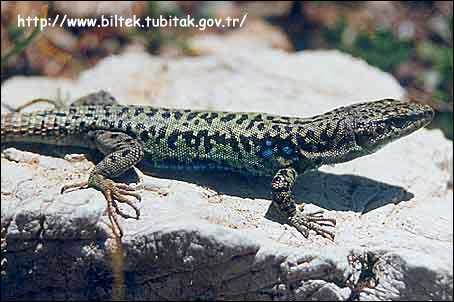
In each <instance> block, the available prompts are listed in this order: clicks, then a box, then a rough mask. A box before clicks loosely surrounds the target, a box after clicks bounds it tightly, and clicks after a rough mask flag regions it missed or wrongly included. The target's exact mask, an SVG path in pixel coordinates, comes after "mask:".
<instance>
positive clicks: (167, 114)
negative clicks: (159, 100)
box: [161, 111, 171, 119]
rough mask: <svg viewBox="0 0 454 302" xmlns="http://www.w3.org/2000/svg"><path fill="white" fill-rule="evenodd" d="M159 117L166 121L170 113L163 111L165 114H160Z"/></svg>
mask: <svg viewBox="0 0 454 302" xmlns="http://www.w3.org/2000/svg"><path fill="white" fill-rule="evenodd" d="M161 116H162V118H164V119H168V118H170V116H171V114H170V112H168V111H165V112H163V113H162V114H161Z"/></svg>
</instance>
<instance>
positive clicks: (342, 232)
mask: <svg viewBox="0 0 454 302" xmlns="http://www.w3.org/2000/svg"><path fill="white" fill-rule="evenodd" d="M204 43H206V41H204ZM59 89H60V90H61V95H62V96H63V97H66V96H69V97H70V98H71V99H73V98H75V97H78V96H81V95H84V94H87V93H89V92H93V91H96V90H99V89H105V90H107V91H109V92H111V93H112V94H113V95H115V96H117V98H118V99H119V100H120V102H122V103H125V104H132V103H142V104H152V105H156V106H168V107H187V108H199V109H219V110H236V111H262V112H271V113H277V114H284V115H295V116H309V115H313V114H317V113H321V112H323V111H326V110H329V109H332V108H334V107H338V106H341V105H347V104H351V103H354V102H359V101H365V100H374V99H380V98H385V97H393V98H402V96H403V93H404V91H403V89H402V88H401V87H400V86H399V85H398V84H397V83H396V81H395V80H394V79H393V78H392V77H391V76H389V75H388V74H386V73H383V72H381V71H379V70H377V69H375V68H373V67H371V66H368V65H367V64H366V63H364V62H362V61H360V60H357V59H354V58H352V57H350V56H348V55H345V54H342V53H339V52H335V51H316V52H309V51H307V52H302V53H296V54H287V53H284V52H281V51H278V50H272V49H267V48H261V49H259V48H253V47H244V48H242V47H229V46H227V45H225V47H215V49H214V51H213V53H212V54H211V55H210V56H205V57H198V58H188V59H180V60H164V59H161V58H157V57H152V56H149V55H146V54H141V53H130V54H124V55H121V56H117V57H111V58H108V59H105V60H104V61H103V62H101V63H100V64H99V65H97V66H96V67H95V68H93V69H91V70H88V71H86V72H84V73H83V74H82V75H81V76H80V78H79V79H77V80H75V81H69V80H61V79H49V78H40V77H29V78H24V77H17V78H13V79H11V80H9V81H7V82H6V83H4V84H3V85H2V89H1V99H2V106H3V104H7V105H10V106H17V105H19V104H21V103H23V102H25V101H26V100H28V99H32V98H38V97H43V98H45V97H47V98H56V97H57V94H58V91H59ZM39 106H41V107H42V106H43V105H36V106H35V108H37V107H39ZM5 108H6V107H2V112H3V111H4V110H5ZM32 151H33V150H32ZM39 151H42V150H34V152H33V153H31V152H28V151H19V150H17V149H11V148H10V149H6V150H5V151H4V153H3V155H2V159H1V172H2V176H1V226H2V239H3V238H6V241H5V242H3V245H4V246H3V248H2V281H1V284H2V290H1V297H2V300H11V299H16V300H25V299H31V300H38V299H64V300H74V299H83V300H85V299H109V298H111V297H112V290H111V288H112V283H113V274H112V267H111V266H112V263H114V264H115V265H121V263H120V264H118V261H113V262H112V261H111V258H110V255H111V254H110V251H111V248H112V246H113V241H112V239H110V238H109V234H110V231H109V227H108V224H107V222H108V220H107V219H106V215H105V201H104V199H103V196H102V194H101V193H100V192H97V191H95V190H93V189H87V190H81V191H75V192H71V193H66V194H63V195H60V194H59V190H60V188H61V186H62V184H63V183H66V182H68V181H73V180H79V179H84V178H85V177H86V176H87V174H88V172H89V170H90V169H91V168H92V167H93V164H92V163H91V162H90V161H87V160H85V159H84V157H82V158H81V157H80V156H74V155H73V156H68V155H66V156H63V155H62V156H60V157H55V156H48V155H39V154H38V153H40V152H39ZM451 163H452V143H451V142H449V141H448V140H446V139H445V138H444V137H443V136H442V134H441V132H440V131H439V130H425V129H424V130H421V131H418V132H417V133H414V134H413V135H411V136H409V137H407V138H404V139H402V140H400V141H397V142H395V143H393V144H391V145H388V146H386V147H385V148H383V149H382V150H381V151H379V152H377V153H375V154H373V155H371V156H368V157H363V158H360V159H357V160H354V161H352V162H349V163H345V164H342V165H337V166H335V167H323V168H322V169H321V170H320V171H318V172H312V173H309V174H307V175H305V176H303V177H301V179H300V181H299V184H298V185H297V187H298V188H297V192H296V197H297V199H299V200H302V199H304V200H305V201H307V202H308V203H309V204H310V205H308V206H307V208H308V209H309V210H311V209H312V210H313V209H318V207H321V208H323V209H325V210H326V211H327V213H326V215H327V216H331V217H336V218H337V221H338V225H337V227H336V239H335V241H334V242H331V241H329V240H326V239H324V238H321V237H320V236H315V235H313V236H311V237H310V238H309V239H305V238H303V237H302V236H301V235H300V234H299V233H298V232H297V231H296V230H295V229H293V228H292V227H289V226H288V225H286V224H285V223H283V222H282V221H281V220H280V219H279V218H277V217H276V216H275V215H273V213H272V211H270V210H269V205H270V192H269V182H270V179H268V178H255V177H244V176H235V175H208V176H207V175H196V174H188V175H186V174H179V173H172V172H169V173H166V174H154V175H153V176H145V175H143V174H142V173H141V172H140V171H138V172H137V173H138V174H139V176H140V177H141V178H142V179H143V182H144V191H143V192H142V193H143V200H142V202H141V204H140V208H141V211H142V216H141V219H140V220H139V221H135V220H122V221H121V224H122V226H123V228H124V230H125V233H126V236H125V238H124V246H123V248H124V252H125V257H124V269H125V275H124V282H123V284H124V293H125V298H126V299H128V300H144V299H159V300H162V299H165V300H167V299H169V300H173V299H191V300H195V299H197V300H198V299H254V300H272V299H273V300H288V299H295V300H345V299H348V298H351V299H355V298H358V296H359V297H360V298H361V300H377V299H378V300H391V299H392V300H394V299H396V300H406V299H411V300H429V299H430V300H452V299H453V273H452V271H453V254H452V246H453V214H452V212H453V211H452V210H453V202H452V185H451V186H449V185H448V183H449V182H450V177H451V173H452V171H450V170H451V169H452V168H449V167H451V165H452V164H451ZM451 182H452V181H451ZM367 252H368V253H369V254H368V256H367V257H366V256H365V255H366V254H367ZM361 259H362V260H361ZM120 262H121V261H120Z"/></svg>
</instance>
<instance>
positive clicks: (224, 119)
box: [220, 113, 236, 122]
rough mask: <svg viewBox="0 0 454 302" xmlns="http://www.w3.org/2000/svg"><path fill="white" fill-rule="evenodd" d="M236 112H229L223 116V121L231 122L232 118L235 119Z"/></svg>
mask: <svg viewBox="0 0 454 302" xmlns="http://www.w3.org/2000/svg"><path fill="white" fill-rule="evenodd" d="M235 117H236V114H234V113H229V114H227V115H226V116H223V117H221V119H220V120H221V122H230V121H231V120H233V119H235Z"/></svg>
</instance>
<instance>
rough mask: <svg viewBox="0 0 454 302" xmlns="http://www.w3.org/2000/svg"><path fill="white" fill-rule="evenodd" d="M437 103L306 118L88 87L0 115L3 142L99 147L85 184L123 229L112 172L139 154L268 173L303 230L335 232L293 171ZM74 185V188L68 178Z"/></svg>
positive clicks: (391, 135) (413, 122) (332, 157)
mask: <svg viewBox="0 0 454 302" xmlns="http://www.w3.org/2000/svg"><path fill="white" fill-rule="evenodd" d="M433 115H434V112H433V110H432V109H431V108H430V107H429V106H426V105H419V104H413V103H407V102H401V101H396V100H392V99H385V100H379V101H374V102H368V103H360V104H354V105H351V106H348V107H341V108H338V109H335V110H332V111H330V112H327V113H325V114H321V115H317V116H314V117H310V118H295V117H285V116H275V115H270V114H264V113H237V112H235V113H233V112H216V111H195V110H179V109H166V108H154V107H147V106H122V105H118V104H117V103H116V102H115V100H114V99H113V98H112V97H111V96H110V95H109V94H107V93H105V92H102V91H101V92H98V93H94V94H90V95H88V96H86V97H84V98H81V99H79V100H77V101H76V102H75V103H74V104H72V105H71V106H69V107H67V108H62V109H54V110H46V111H38V112H33V113H8V114H6V115H2V118H1V123H2V124H1V141H2V144H4V143H9V144H14V143H15V142H38V143H46V144H51V145H65V146H80V147H88V148H94V149H98V150H100V151H101V152H102V153H104V154H105V155H106V156H105V158H104V159H103V160H102V161H101V162H100V163H99V164H98V165H97V166H96V168H95V169H94V170H93V171H92V173H91V175H90V178H89V180H88V182H87V183H84V184H78V185H77V186H81V187H82V186H88V187H94V188H97V189H99V190H101V191H102V192H103V193H104V195H105V196H106V199H107V201H108V211H109V217H110V218H111V220H112V222H113V223H114V225H116V226H117V228H118V230H119V233H120V236H121V228H119V225H118V221H117V218H116V216H115V213H114V211H115V212H117V214H120V215H121V216H123V217H131V216H128V215H126V214H124V213H123V212H121V211H120V210H119V209H118V207H117V202H123V203H127V204H129V205H130V206H132V207H133V208H134V209H135V211H136V218H138V216H139V211H138V209H137V208H136V207H135V206H134V205H133V203H132V202H131V201H130V200H129V199H127V198H126V197H125V196H128V195H129V196H133V197H136V198H139V195H137V194H136V193H135V192H133V190H131V189H130V188H129V187H128V186H126V185H123V184H117V183H115V182H113V181H112V180H111V179H112V178H114V177H116V176H119V175H121V174H122V173H124V172H125V171H126V170H128V169H129V168H131V167H132V166H134V165H135V164H136V163H138V162H139V161H141V160H146V161H147V162H148V163H149V164H151V166H152V167H155V168H169V169H177V170H195V171H200V170H205V171H212V172H214V171H231V172H238V173H245V174H252V175H272V176H273V180H272V184H271V189H272V196H273V204H274V205H276V206H277V208H278V209H279V210H280V211H282V212H283V213H284V214H286V215H287V217H288V218H289V223H290V224H292V225H293V226H295V227H296V228H297V229H298V230H299V231H300V232H301V233H302V234H303V235H304V236H308V233H309V230H314V231H315V232H316V233H318V234H320V235H322V236H324V237H328V238H331V239H333V238H334V234H333V233H332V232H330V231H328V230H325V229H324V228H322V227H321V224H322V223H325V224H326V223H327V222H328V223H331V224H332V225H334V224H335V221H334V220H333V219H329V218H324V217H323V216H322V213H321V212H317V213H312V214H306V213H303V212H302V207H300V208H297V207H296V204H295V201H294V198H293V186H294V183H295V180H296V178H297V176H298V175H299V174H302V173H304V172H306V171H308V170H313V169H316V168H318V167H320V166H322V165H325V164H336V163H341V162H346V161H350V160H352V159H355V158H357V157H360V156H364V155H367V154H371V153H373V152H375V151H376V150H378V149H379V148H380V147H382V146H384V145H385V144H387V143H389V142H391V141H393V140H396V139H398V138H401V137H403V136H406V135H408V134H410V133H412V132H414V131H415V130H417V129H419V128H421V127H423V126H425V125H427V124H428V123H429V122H430V121H431V120H432V118H433ZM68 187H73V186H68Z"/></svg>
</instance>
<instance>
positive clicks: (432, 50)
mask: <svg viewBox="0 0 454 302" xmlns="http://www.w3.org/2000/svg"><path fill="white" fill-rule="evenodd" d="M446 22H447V26H448V27H449V30H450V32H449V33H447V34H446V36H447V37H448V41H445V43H435V42H432V41H430V40H425V41H420V40H416V39H414V38H400V37H398V36H397V35H396V34H395V33H393V32H392V31H390V30H387V29H377V30H376V31H374V32H372V33H369V32H359V33H356V32H354V31H353V30H352V29H351V28H350V27H349V25H348V22H347V20H346V18H345V17H341V18H339V19H338V21H337V22H336V24H335V25H334V26H333V27H331V28H328V29H326V30H325V31H324V33H323V37H324V40H325V41H326V42H327V44H328V46H329V47H333V48H339V49H341V50H343V51H345V52H348V53H350V54H352V55H354V56H356V57H359V58H362V59H364V60H365V61H367V62H368V63H369V64H371V65H374V66H377V67H379V68H381V69H382V70H384V71H387V72H391V73H393V74H395V75H397V72H398V69H399V67H400V66H401V64H411V65H413V66H415V67H416V66H424V67H425V68H424V70H428V71H425V72H422V73H421V74H419V75H418V76H417V77H416V78H415V79H413V80H412V81H411V83H410V85H409V86H410V87H415V88H421V87H426V85H428V84H427V82H428V81H430V78H431V79H432V81H435V83H434V88H433V89H434V91H433V92H432V98H433V99H434V101H436V102H445V103H448V104H450V106H451V109H452V100H453V49H452V34H453V16H452V15H451V16H450V17H449V18H447V19H446ZM449 34H450V35H449ZM406 84H408V83H406ZM446 107H448V106H446ZM435 125H437V126H439V127H441V128H442V129H443V130H444V132H445V134H446V135H447V136H448V137H449V138H451V139H452V137H453V114H452V110H451V111H449V110H448V111H447V112H440V113H439V114H437V117H436V121H435Z"/></svg>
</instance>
